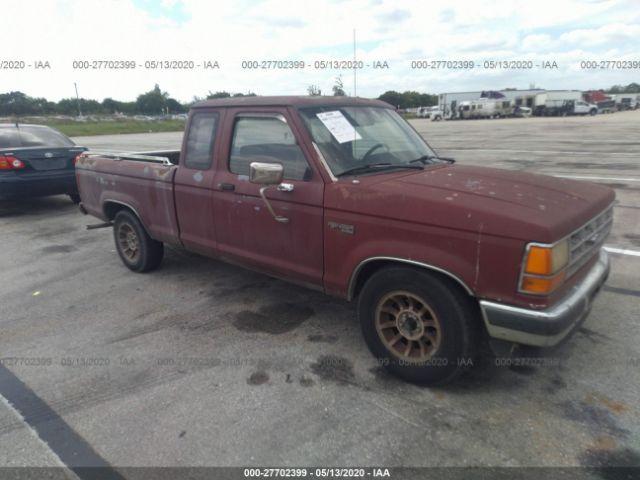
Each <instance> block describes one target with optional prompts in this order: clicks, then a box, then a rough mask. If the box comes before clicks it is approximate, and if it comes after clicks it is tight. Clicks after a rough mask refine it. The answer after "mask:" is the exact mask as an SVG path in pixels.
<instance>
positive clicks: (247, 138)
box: [229, 116, 311, 180]
mask: <svg viewBox="0 0 640 480" xmlns="http://www.w3.org/2000/svg"><path fill="white" fill-rule="evenodd" d="M251 162H265V163H281V164H282V166H283V167H284V178H286V179H288V180H306V179H308V178H309V175H310V174H311V170H310V169H309V165H308V164H307V161H306V159H305V158H304V154H303V153H302V150H301V149H300V147H299V146H298V144H297V143H296V139H295V137H294V135H293V132H292V131H291V129H290V128H289V125H287V124H286V123H285V122H284V121H283V120H282V119H279V118H276V117H259V116H256V117H239V118H238V119H237V120H236V124H235V128H234V130H233V144H232V145H231V156H230V158H229V170H230V171H231V172H232V173H237V174H238V175H249V165H250V164H251Z"/></svg>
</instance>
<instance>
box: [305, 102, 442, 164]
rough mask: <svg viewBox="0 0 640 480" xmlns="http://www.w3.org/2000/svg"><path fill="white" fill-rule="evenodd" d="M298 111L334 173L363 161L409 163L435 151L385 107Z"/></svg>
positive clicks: (312, 108)
mask: <svg viewBox="0 0 640 480" xmlns="http://www.w3.org/2000/svg"><path fill="white" fill-rule="evenodd" d="M300 114H301V116H302V118H303V119H304V122H305V124H306V125H307V128H308V129H309V132H310V133H311V136H312V137H313V141H314V142H315V143H316V145H318V148H319V149H320V151H321V152H322V155H323V156H324V158H325V160H326V162H327V164H328V165H329V168H330V169H331V171H332V173H333V174H334V175H335V176H339V175H340V174H342V173H343V172H347V171H349V170H353V169H354V168H358V167H364V166H366V165H373V164H389V165H391V166H394V165H398V166H402V165H405V166H406V165H412V163H411V162H412V161H413V162H415V161H416V160H418V159H424V158H426V157H430V156H434V155H435V153H434V152H433V151H432V150H431V149H430V148H429V147H428V146H427V144H426V143H425V142H424V140H422V138H421V137H420V135H418V134H417V133H416V132H415V130H413V129H412V128H411V127H410V126H409V125H408V124H407V122H405V121H404V120H403V119H402V118H401V117H400V116H399V115H398V114H397V113H396V112H394V111H393V110H390V109H388V108H383V107H354V106H344V107H335V106H325V107H309V108H301V109H300ZM424 161H425V162H426V160H424ZM413 165H415V163H413Z"/></svg>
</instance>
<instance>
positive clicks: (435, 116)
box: [416, 105, 443, 122]
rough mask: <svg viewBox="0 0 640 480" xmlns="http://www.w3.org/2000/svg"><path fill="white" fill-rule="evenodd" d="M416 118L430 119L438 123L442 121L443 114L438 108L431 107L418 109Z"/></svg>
mask: <svg viewBox="0 0 640 480" xmlns="http://www.w3.org/2000/svg"><path fill="white" fill-rule="evenodd" d="M416 116H417V117H418V118H430V119H431V120H432V121H436V122H437V121H439V120H442V117H443V114H442V110H440V107H438V106H437V105H436V106H433V107H420V108H418V110H417V112H416Z"/></svg>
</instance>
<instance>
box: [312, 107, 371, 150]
mask: <svg viewBox="0 0 640 480" xmlns="http://www.w3.org/2000/svg"><path fill="white" fill-rule="evenodd" d="M316 116H317V117H318V118H319V119H320V121H321V122H322V123H323V124H324V126H325V127H327V130H329V131H330V132H331V135H333V136H334V137H335V139H336V140H337V141H338V143H346V142H353V141H354V140H361V139H362V137H361V136H360V134H359V133H358V132H356V129H355V127H354V126H353V125H351V124H350V123H349V120H347V119H346V118H344V115H342V112H341V111H339V110H334V111H333V112H322V113H317V114H316Z"/></svg>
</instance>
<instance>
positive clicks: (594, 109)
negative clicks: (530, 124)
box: [534, 100, 598, 117]
mask: <svg viewBox="0 0 640 480" xmlns="http://www.w3.org/2000/svg"><path fill="white" fill-rule="evenodd" d="M597 113H598V106H597V105H595V104H593V103H587V102H585V101H582V100H547V101H546V102H545V103H544V104H543V105H538V106H537V107H536V108H535V110H534V114H535V115H537V116H543V117H557V116H560V117H563V116H567V115H596V114H597Z"/></svg>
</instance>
